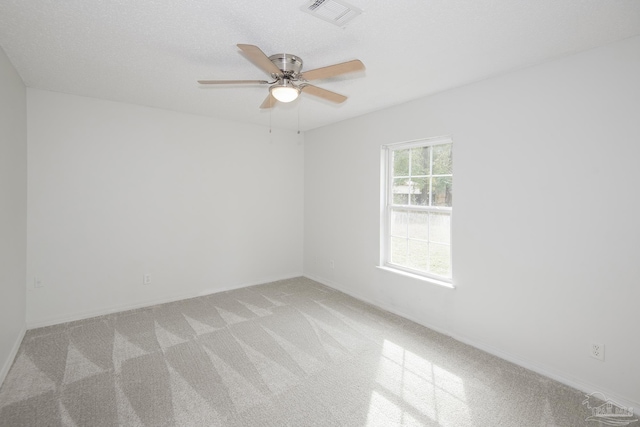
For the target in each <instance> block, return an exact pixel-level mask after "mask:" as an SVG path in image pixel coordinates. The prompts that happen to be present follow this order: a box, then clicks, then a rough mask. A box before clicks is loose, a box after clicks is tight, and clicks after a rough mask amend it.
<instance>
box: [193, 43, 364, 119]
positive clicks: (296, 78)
mask: <svg viewBox="0 0 640 427" xmlns="http://www.w3.org/2000/svg"><path fill="white" fill-rule="evenodd" d="M238 47H239V48H240V50H242V51H243V52H244V54H245V55H246V57H247V58H248V59H249V60H250V61H251V62H253V64H254V65H256V66H257V67H258V68H260V69H261V70H263V71H264V72H266V73H267V74H269V75H270V76H271V78H272V79H273V81H267V80H198V83H200V84H203V85H225V84H226V85H241V84H261V85H270V86H269V95H268V96H267V98H266V99H265V100H264V102H263V103H262V105H260V108H272V107H273V106H274V105H275V104H276V102H277V101H280V102H291V101H293V100H295V99H296V98H297V97H298V95H300V92H304V93H308V94H309V95H313V96H317V97H319V98H322V99H326V100H327V101H331V102H335V103H337V104H340V103H342V102H344V101H345V100H346V99H347V97H346V96H344V95H340V94H339V93H335V92H331V91H330V90H327V89H322V88H320V87H318V86H314V85H311V84H309V83H307V82H308V81H310V80H319V79H326V78H329V77H335V76H339V75H342V74H346V73H351V72H354V71H362V70H364V64H363V63H362V62H361V61H360V60H357V59H354V60H353V61H347V62H343V63H340V64H334V65H329V66H327V67H322V68H316V69H315V70H311V71H305V72H304V73H303V72H301V71H302V59H301V58H300V57H298V56H296V55H291V54H289V53H278V54H275V55H271V56H267V55H265V54H264V52H262V51H261V50H260V48H259V47H258V46H254V45H250V44H239V45H238Z"/></svg>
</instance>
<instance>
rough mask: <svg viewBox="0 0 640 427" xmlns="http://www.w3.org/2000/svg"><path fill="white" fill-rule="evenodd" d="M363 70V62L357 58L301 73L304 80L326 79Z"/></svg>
mask: <svg viewBox="0 0 640 427" xmlns="http://www.w3.org/2000/svg"><path fill="white" fill-rule="evenodd" d="M362 70H364V64H363V63H362V61H360V60H358V59H354V60H353V61H348V62H343V63H341V64H335V65H329V66H328V67H322V68H316V69H315V70H311V71H307V72H305V73H302V78H303V79H305V80H317V79H326V78H329V77H334V76H339V75H341V74H346V73H353V72H354V71H362Z"/></svg>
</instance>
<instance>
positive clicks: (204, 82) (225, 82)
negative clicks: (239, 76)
mask: <svg viewBox="0 0 640 427" xmlns="http://www.w3.org/2000/svg"><path fill="white" fill-rule="evenodd" d="M198 83H200V84H201V85H251V84H256V85H264V84H267V83H269V82H268V81H266V80H198Z"/></svg>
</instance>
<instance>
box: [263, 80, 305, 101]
mask: <svg viewBox="0 0 640 427" xmlns="http://www.w3.org/2000/svg"><path fill="white" fill-rule="evenodd" d="M269 90H270V91H271V95H273V97H274V98H275V99H277V100H278V101H280V102H291V101H293V100H294V99H296V98H297V97H298V95H299V94H300V90H298V88H296V87H293V86H291V85H288V84H287V85H283V86H271V89H269Z"/></svg>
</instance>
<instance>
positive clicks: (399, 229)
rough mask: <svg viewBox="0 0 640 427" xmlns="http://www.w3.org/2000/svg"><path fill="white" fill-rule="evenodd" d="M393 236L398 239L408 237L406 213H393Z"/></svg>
mask: <svg viewBox="0 0 640 427" xmlns="http://www.w3.org/2000/svg"><path fill="white" fill-rule="evenodd" d="M391 234H392V235H393V236H398V237H407V212H406V211H397V210H393V211H391Z"/></svg>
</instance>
